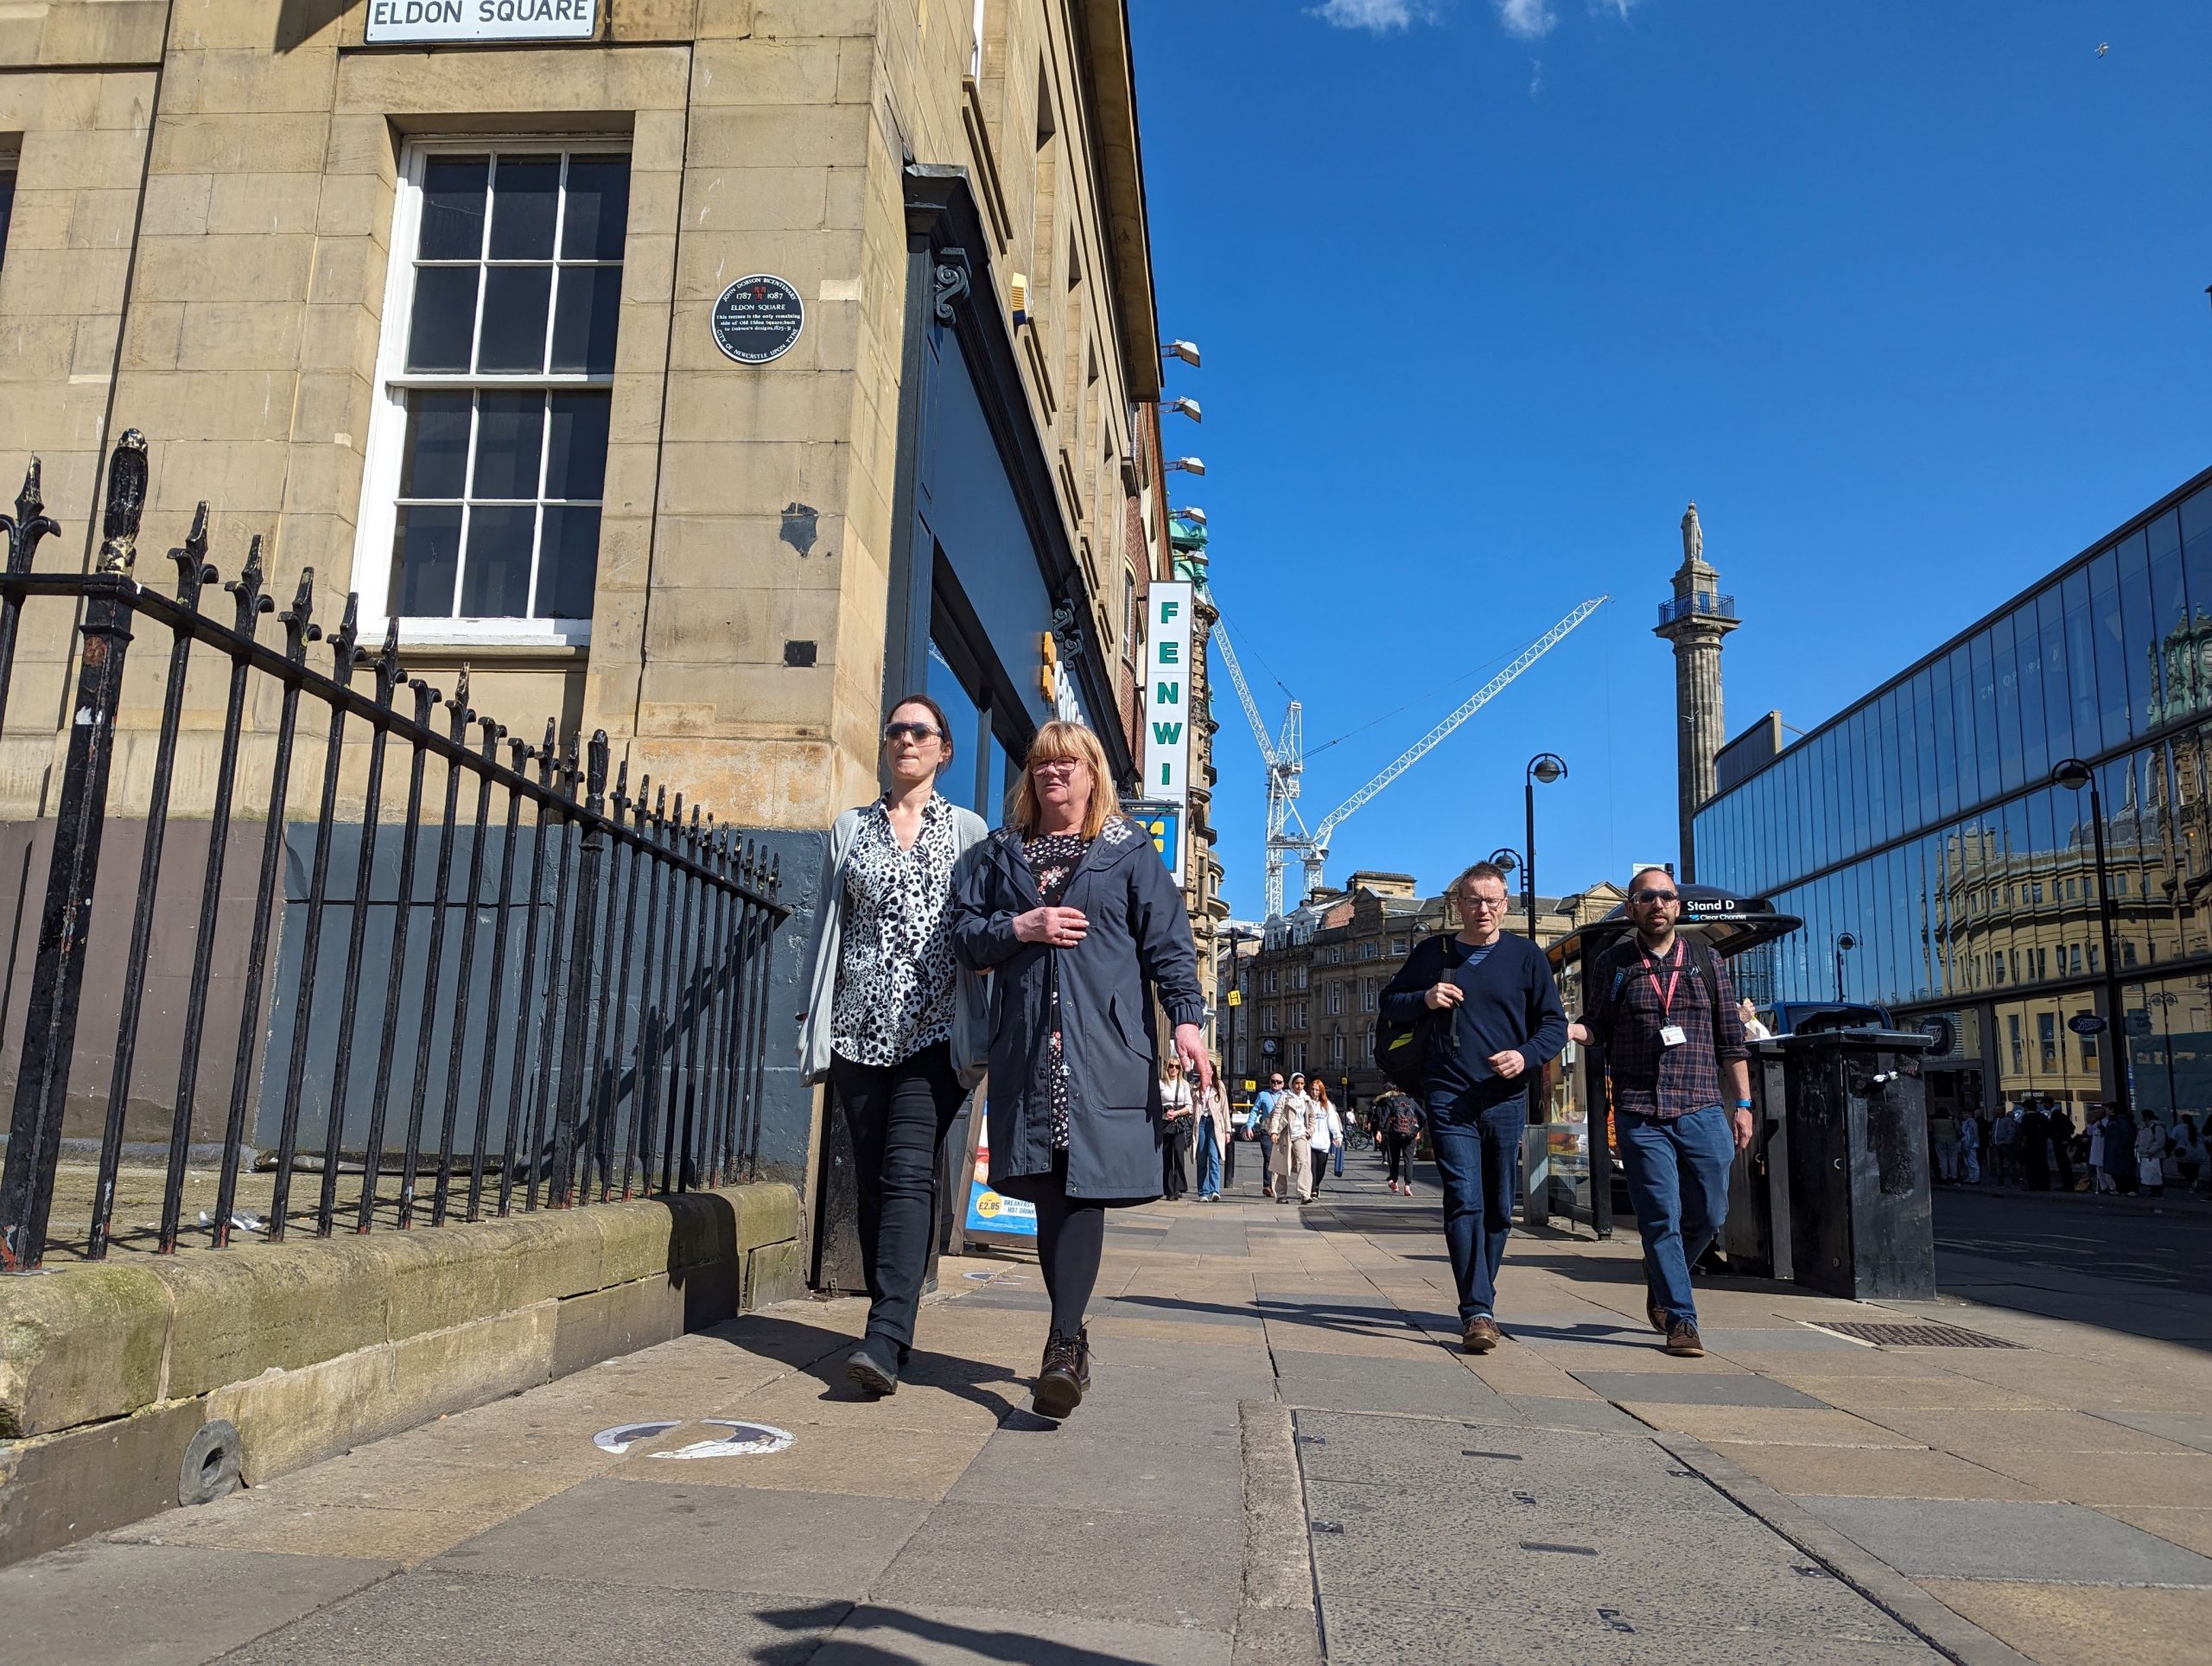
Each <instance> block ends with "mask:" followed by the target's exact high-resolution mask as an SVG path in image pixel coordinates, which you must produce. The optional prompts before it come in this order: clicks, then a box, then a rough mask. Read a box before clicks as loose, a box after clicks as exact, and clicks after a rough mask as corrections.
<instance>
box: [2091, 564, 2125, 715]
mask: <svg viewBox="0 0 2212 1666" xmlns="http://www.w3.org/2000/svg"><path fill="white" fill-rule="evenodd" d="M2089 623H2090V629H2091V634H2092V636H2093V638H2094V641H2095V644H2096V659H2097V721H2098V726H2099V730H2100V733H2101V735H2102V736H2103V738H2102V740H2101V741H2100V742H2099V743H2098V744H2099V749H2100V750H2102V749H2103V748H2105V747H2117V746H2122V745H2125V744H2126V741H2127V627H2126V621H2125V620H2123V619H2122V617H2121V614H2120V558H2119V556H2118V555H2117V554H2116V553H2115V552H2114V551H2113V550H2106V551H2105V552H2104V554H2102V555H2101V556H2098V557H2097V558H2096V559H2095V560H2094V561H2093V562H2091V563H2089Z"/></svg>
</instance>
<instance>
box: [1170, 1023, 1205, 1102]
mask: <svg viewBox="0 0 2212 1666" xmlns="http://www.w3.org/2000/svg"><path fill="white" fill-rule="evenodd" d="M1175 1051H1176V1052H1178V1053H1179V1054H1180V1055H1181V1057H1182V1060H1183V1065H1184V1068H1185V1069H1186V1070H1188V1071H1190V1073H1191V1074H1192V1076H1194V1077H1196V1078H1198V1081H1199V1082H1200V1083H1202V1084H1204V1085H1205V1088H1206V1090H1207V1091H1209V1092H1211V1091H1212V1089H1213V1059H1211V1057H1210V1056H1208V1054H1207V1052H1206V1039H1205V1036H1204V1035H1203V1034H1201V1033H1199V1030H1198V1026H1197V1025H1196V1024H1178V1025H1177V1026H1176V1027H1175Z"/></svg>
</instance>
